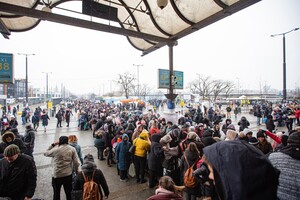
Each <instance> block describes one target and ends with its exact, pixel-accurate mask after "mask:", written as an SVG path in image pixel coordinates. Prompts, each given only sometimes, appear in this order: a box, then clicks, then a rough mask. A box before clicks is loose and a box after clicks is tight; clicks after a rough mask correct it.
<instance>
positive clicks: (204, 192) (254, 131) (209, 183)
mask: <svg viewBox="0 0 300 200" xmlns="http://www.w3.org/2000/svg"><path fill="white" fill-rule="evenodd" d="M298 106H299V105H297V104H286V105H276V106H274V105H271V104H260V105H254V107H253V115H254V116H256V117H257V118H258V119H259V120H257V122H259V123H257V125H259V126H257V127H256V128H253V127H252V128H251V126H250V125H251V124H250V122H249V120H248V119H247V118H246V117H245V116H243V115H242V114H241V118H240V120H238V121H237V123H236V125H234V124H233V119H231V110H235V108H233V109H232V106H228V107H227V108H226V115H222V114H221V112H220V110H221V109H220V108H213V107H210V108H207V109H204V110H202V107H200V106H199V107H197V108H195V109H189V110H187V111H186V112H185V113H182V112H181V113H178V118H177V120H176V121H171V120H169V121H168V120H166V119H165V118H163V117H161V116H160V115H159V113H157V112H153V111H152V110H151V111H150V110H149V111H148V112H146V113H145V112H144V113H142V112H140V111H138V110H128V108H130V107H121V106H117V105H114V104H107V103H97V104H95V103H91V102H89V101H81V102H77V103H75V105H74V109H75V111H74V113H76V118H77V121H78V123H77V126H78V130H80V131H81V130H82V131H84V130H86V131H90V132H91V137H94V146H95V147H96V149H97V150H96V151H97V153H96V155H97V158H98V159H99V160H100V161H102V162H103V161H105V162H106V164H107V166H108V167H112V166H114V165H115V166H116V168H117V171H118V176H119V179H120V181H122V182H127V181H129V179H131V178H132V177H134V179H135V181H136V183H137V184H144V183H146V182H147V183H148V186H149V188H157V189H156V191H155V195H153V196H152V197H149V199H169V198H173V199H187V200H188V199H191V200H194V199H197V198H200V197H201V198H203V199H277V198H279V199H299V198H300V183H299V180H300V172H299V170H296V169H300V154H299V153H300V127H299V116H297V113H298V114H299V115H300V113H299V107H298ZM228 108H230V109H228ZM63 110H65V111H66V110H67V111H69V112H70V115H71V114H72V112H71V109H67V108H66V109H63ZM60 112H63V111H62V110H61V109H60V110H59V111H58V113H60ZM259 112H260V113H261V114H259ZM279 112H281V113H283V114H282V116H284V115H286V117H283V118H284V119H283V120H284V123H285V124H289V125H287V126H288V127H287V128H288V131H286V132H283V131H280V132H279V131H276V125H275V123H276V122H277V127H280V126H281V125H282V124H280V123H281V121H280V120H279V121H278V118H277V114H278V113H279ZM60 114H61V115H62V116H64V117H65V116H66V115H65V112H64V113H60ZM234 115H235V113H234ZM62 116H60V117H57V114H56V118H57V121H58V123H57V127H58V128H60V126H61V120H63V119H62ZM64 120H66V118H65V119H64ZM268 120H269V121H268ZM270 120H272V122H273V125H274V126H272V127H271V126H270V124H271V122H270ZM289 120H290V121H291V122H292V125H290V122H289ZM262 123H264V124H265V126H262V125H261V124H262ZM67 126H69V121H68V123H67ZM270 127H271V128H270ZM28 129H30V130H33V131H32V132H33V133H34V130H35V128H33V127H32V126H29V124H28ZM26 130H27V125H26ZM17 135H18V134H15V133H14V132H13V129H10V130H8V131H6V132H5V133H4V134H3V136H2V143H1V144H0V147H1V148H0V153H1V151H2V155H3V157H4V159H2V160H1V161H0V167H2V165H4V166H6V168H7V166H9V163H12V162H14V161H13V159H12V157H14V156H15V155H26V159H28V160H30V162H33V163H34V161H33V155H32V153H33V150H34V142H33V143H30V142H31V141H32V140H29V139H27V140H25V139H18V137H17ZM27 135H30V131H28V134H27ZM20 137H21V136H20ZM24 137H26V138H34V134H33V135H32V134H31V136H30V137H29V136H26V134H25V135H24ZM25 141H26V142H25ZM33 141H34V139H33ZM22 142H23V143H24V144H23V146H22V144H21V143H22ZM11 145H15V146H16V147H17V148H18V150H16V151H14V152H16V153H7V152H6V151H7V149H9V148H8V147H9V146H11ZM26 145H27V147H26ZM28 145H29V147H31V148H29V147H28ZM15 146H14V147H15ZM0 155H1V154H0ZM44 155H45V156H48V157H52V158H53V178H52V187H53V194H54V197H53V199H60V189H61V186H63V187H64V190H65V194H66V197H67V199H68V200H69V199H71V194H72V191H76V190H82V189H83V184H84V177H83V176H84V175H83V173H81V170H82V171H84V174H87V176H89V177H91V176H93V177H95V178H94V179H95V181H96V182H97V183H98V185H99V189H100V191H101V198H103V197H108V195H109V188H108V186H107V183H106V179H105V173H103V172H102V171H101V170H100V169H97V166H96V164H95V160H94V157H93V156H92V155H85V156H83V155H82V152H81V148H80V145H79V144H78V140H77V137H76V135H69V136H61V137H60V138H59V141H57V142H54V143H52V144H51V145H50V146H49V148H48V149H47V150H46V152H45V153H44ZM80 168H81V170H80ZM191 168H192V170H193V177H194V178H195V179H194V180H193V181H194V182H193V184H192V185H190V184H187V183H186V181H185V180H186V179H187V177H186V174H187V173H186V172H187V171H190V170H191ZM1 169H2V168H1ZM33 172H34V170H33ZM35 172H36V170H35ZM0 173H1V174H0V196H1V197H2V196H3V197H5V196H9V195H11V194H10V193H8V192H2V191H8V189H7V187H9V185H7V184H4V181H7V180H8V176H7V174H5V173H6V172H5V171H3V170H0ZM291 173H292V174H293V175H292V176H291ZM33 176H34V175H33ZM35 180H36V179H35ZM179 186H184V187H179ZM2 188H3V190H2ZM178 188H180V189H178ZM181 190H183V191H181ZM22 195H23V196H22V198H23V197H24V198H25V197H26V198H27V197H28V198H29V197H30V195H29V194H27V193H23V194H22ZM9 197H10V196H9Z"/></svg>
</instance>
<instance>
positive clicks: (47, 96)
mask: <svg viewBox="0 0 300 200" xmlns="http://www.w3.org/2000/svg"><path fill="white" fill-rule="evenodd" d="M42 73H43V74H46V101H48V98H49V93H48V91H49V90H48V74H49V73H50V74H51V73H52V72H42Z"/></svg>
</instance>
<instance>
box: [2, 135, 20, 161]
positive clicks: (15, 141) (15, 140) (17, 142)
mask: <svg viewBox="0 0 300 200" xmlns="http://www.w3.org/2000/svg"><path fill="white" fill-rule="evenodd" d="M8 137H11V138H12V141H10V142H9V141H8V140H7V139H8ZM10 144H15V145H17V146H18V147H19V149H20V152H21V153H24V152H25V151H26V147H25V145H24V142H23V141H22V140H21V139H20V138H16V137H15V134H14V133H12V132H10V131H7V132H5V133H4V134H3V136H2V142H1V143H0V159H1V158H3V157H4V156H3V152H4V149H5V148H6V147H7V146H8V145H10Z"/></svg>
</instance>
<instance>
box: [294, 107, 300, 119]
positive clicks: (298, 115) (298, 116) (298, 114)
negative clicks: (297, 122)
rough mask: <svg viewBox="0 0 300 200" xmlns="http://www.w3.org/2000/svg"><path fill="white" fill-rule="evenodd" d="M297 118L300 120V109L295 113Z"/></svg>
mask: <svg viewBox="0 0 300 200" xmlns="http://www.w3.org/2000/svg"><path fill="white" fill-rule="evenodd" d="M295 118H296V119H298V118H300V109H299V110H296V112H295Z"/></svg>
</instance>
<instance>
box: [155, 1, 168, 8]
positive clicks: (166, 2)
mask: <svg viewBox="0 0 300 200" xmlns="http://www.w3.org/2000/svg"><path fill="white" fill-rule="evenodd" d="M157 5H158V7H160V9H164V8H165V7H166V6H167V5H168V0H157Z"/></svg>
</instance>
